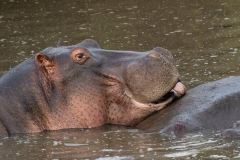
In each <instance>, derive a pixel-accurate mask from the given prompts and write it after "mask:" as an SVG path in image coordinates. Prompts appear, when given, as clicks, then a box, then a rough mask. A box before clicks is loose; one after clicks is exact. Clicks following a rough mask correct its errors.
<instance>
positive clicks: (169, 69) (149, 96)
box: [124, 47, 179, 103]
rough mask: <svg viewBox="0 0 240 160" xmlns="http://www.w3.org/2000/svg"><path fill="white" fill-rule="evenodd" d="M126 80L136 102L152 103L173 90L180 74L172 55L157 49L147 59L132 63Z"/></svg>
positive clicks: (127, 70)
mask: <svg viewBox="0 0 240 160" xmlns="http://www.w3.org/2000/svg"><path fill="white" fill-rule="evenodd" d="M124 78H125V81H126V83H127V87H128V89H129V90H130V92H131V93H132V96H133V98H134V99H135V100H137V101H138V102H141V103H151V102H154V101H156V100H158V99H159V98H161V97H163V96H164V95H165V94H166V93H168V92H169V91H170V90H171V89H173V87H174V86H175V85H176V84H177V82H178V80H179V74H178V70H177V68H176V66H175V63H174V60H173V57H172V55H171V53H170V52H169V51H167V50H165V49H163V48H160V47H157V48H155V49H154V50H152V51H150V52H149V53H148V54H147V56H146V57H141V58H139V59H136V60H134V61H132V62H131V63H130V64H129V65H128V66H127V67H126V70H125V77H124Z"/></svg>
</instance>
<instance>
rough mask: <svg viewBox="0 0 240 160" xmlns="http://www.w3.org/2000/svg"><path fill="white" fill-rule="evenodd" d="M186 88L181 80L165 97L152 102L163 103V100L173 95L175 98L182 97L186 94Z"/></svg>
mask: <svg viewBox="0 0 240 160" xmlns="http://www.w3.org/2000/svg"><path fill="white" fill-rule="evenodd" d="M179 87H180V88H179ZM185 90H186V88H185V86H184V85H183V84H182V83H181V82H180V81H178V83H177V84H176V85H175V87H174V88H173V89H171V90H170V91H169V92H168V93H166V94H165V95H164V96H163V97H161V98H159V99H157V100H155V101H153V102H152V103H153V104H159V103H163V102H165V101H167V100H168V99H169V98H170V97H172V96H173V99H178V98H180V97H182V96H183V95H184V93H185Z"/></svg>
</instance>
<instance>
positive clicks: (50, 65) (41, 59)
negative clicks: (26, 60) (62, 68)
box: [35, 53, 55, 74]
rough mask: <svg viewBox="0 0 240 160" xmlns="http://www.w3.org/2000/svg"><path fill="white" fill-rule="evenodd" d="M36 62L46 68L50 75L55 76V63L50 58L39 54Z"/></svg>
mask: <svg viewBox="0 0 240 160" xmlns="http://www.w3.org/2000/svg"><path fill="white" fill-rule="evenodd" d="M35 61H36V63H37V65H39V66H41V67H44V69H45V70H46V71H47V72H48V74H53V73H54V72H55V67H54V62H52V61H50V60H49V57H47V56H46V55H44V54H42V53H38V54H37V55H36V56H35Z"/></svg>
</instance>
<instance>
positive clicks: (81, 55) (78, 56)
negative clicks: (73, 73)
mask: <svg viewBox="0 0 240 160" xmlns="http://www.w3.org/2000/svg"><path fill="white" fill-rule="evenodd" d="M75 57H76V60H77V61H80V60H82V58H84V57H85V56H84V54H83V53H78V54H77V55H76V56H75Z"/></svg>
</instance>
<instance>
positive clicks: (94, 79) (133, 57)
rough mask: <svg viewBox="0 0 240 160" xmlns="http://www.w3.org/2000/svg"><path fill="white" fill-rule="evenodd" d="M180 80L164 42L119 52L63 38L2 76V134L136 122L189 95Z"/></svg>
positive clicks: (0, 95)
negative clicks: (67, 42)
mask: <svg viewBox="0 0 240 160" xmlns="http://www.w3.org/2000/svg"><path fill="white" fill-rule="evenodd" d="M179 81H180V76H179V73H178V70H177V68H176V65H175V63H174V59H173V57H172V55H171V53H170V52H169V51H168V50H166V49H163V48H161V47H156V48H154V49H153V50H150V51H146V52H135V51H119V50H105V49H101V48H100V47H99V45H98V43H97V42H95V41H94V40H90V39H86V40H84V41H82V42H81V43H79V44H76V45H71V46H63V44H62V41H61V40H60V41H59V43H58V46H57V47H48V48H46V49H44V50H42V51H41V52H39V53H37V54H36V55H34V56H32V57H30V58H29V59H27V60H25V61H24V62H22V63H20V64H19V65H17V66H16V67H14V68H13V69H11V70H10V71H8V72H7V73H6V74H4V75H3V76H2V77H1V78H0V135H4V136H6V135H10V134H14V133H34V132H41V131H45V130H59V129H68V128H89V127H97V126H101V125H104V124H120V125H127V126H135V125H137V124H138V123H140V122H141V121H142V120H143V119H145V118H146V117H147V116H149V115H150V114H152V113H154V112H157V111H159V110H161V109H163V108H164V107H166V106H167V105H168V104H170V103H171V102H173V101H174V99H175V97H180V96H181V95H184V93H185V87H184V85H183V84H182V83H181V82H179ZM176 93H177V94H176ZM178 94H179V95H180V96H176V95H178Z"/></svg>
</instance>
